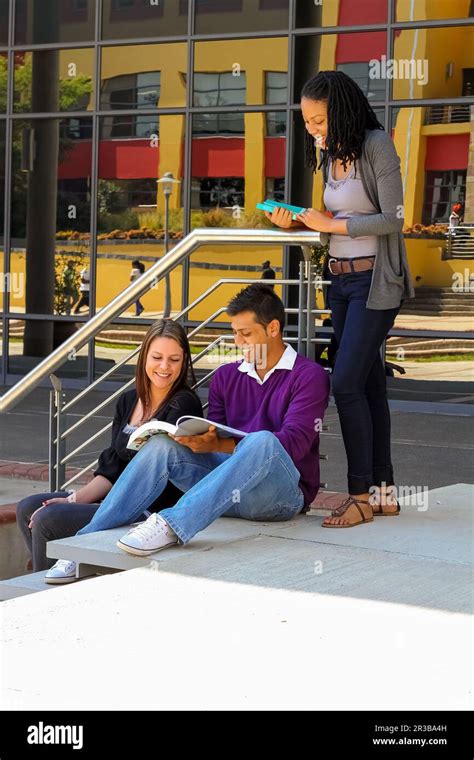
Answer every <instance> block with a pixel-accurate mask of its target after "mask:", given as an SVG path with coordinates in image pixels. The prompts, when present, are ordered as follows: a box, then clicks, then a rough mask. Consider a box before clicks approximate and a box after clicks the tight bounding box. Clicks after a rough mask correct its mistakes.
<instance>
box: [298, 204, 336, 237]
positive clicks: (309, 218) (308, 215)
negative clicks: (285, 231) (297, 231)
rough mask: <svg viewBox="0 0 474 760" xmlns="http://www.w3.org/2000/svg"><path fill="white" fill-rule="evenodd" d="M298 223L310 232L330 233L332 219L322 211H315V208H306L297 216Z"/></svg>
mask: <svg viewBox="0 0 474 760" xmlns="http://www.w3.org/2000/svg"><path fill="white" fill-rule="evenodd" d="M296 218H297V219H298V221H300V222H302V223H303V224H304V225H306V227H309V229H310V230H315V231H316V232H331V231H332V221H333V220H332V218H331V217H330V216H328V215H327V214H325V213H324V212H323V211H317V210H316V209H315V208H307V209H305V210H304V211H303V212H302V213H301V214H298V215H297V217H296Z"/></svg>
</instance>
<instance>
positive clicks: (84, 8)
mask: <svg viewBox="0 0 474 760" xmlns="http://www.w3.org/2000/svg"><path fill="white" fill-rule="evenodd" d="M94 15H95V2H93V0H83V2H77V0H16V3H15V44H17V45H39V44H46V43H48V42H88V41H93V39H94Z"/></svg>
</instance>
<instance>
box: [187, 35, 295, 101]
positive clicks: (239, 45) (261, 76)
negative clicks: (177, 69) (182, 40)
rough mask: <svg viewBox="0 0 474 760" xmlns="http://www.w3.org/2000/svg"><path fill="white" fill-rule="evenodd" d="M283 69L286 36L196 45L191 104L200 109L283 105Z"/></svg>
mask: <svg viewBox="0 0 474 760" xmlns="http://www.w3.org/2000/svg"><path fill="white" fill-rule="evenodd" d="M287 69H288V39H287V38H286V37H275V38H268V39H255V40H225V41H222V42H198V43H197V44H196V48H195V61H194V96H193V103H194V105H195V106H201V107H203V108H206V107H212V106H218V105H245V104H246V105H260V104H261V103H268V104H273V103H275V104H276V103H283V104H286V87H287V76H288V74H287ZM269 75H271V77H273V79H272V78H269Z"/></svg>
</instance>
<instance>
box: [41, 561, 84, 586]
mask: <svg viewBox="0 0 474 760" xmlns="http://www.w3.org/2000/svg"><path fill="white" fill-rule="evenodd" d="M44 579H45V581H46V583H72V582H73V581H77V580H79V578H76V563H75V562H70V561H69V560H68V559H58V561H57V562H56V564H55V565H53V566H52V567H51V568H50V569H49V570H48V572H47V573H46V575H45V577H44Z"/></svg>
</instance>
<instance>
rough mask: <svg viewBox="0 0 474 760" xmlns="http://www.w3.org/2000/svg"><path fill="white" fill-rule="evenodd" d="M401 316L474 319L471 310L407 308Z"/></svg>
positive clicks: (473, 313) (402, 311)
mask: <svg viewBox="0 0 474 760" xmlns="http://www.w3.org/2000/svg"><path fill="white" fill-rule="evenodd" d="M400 314H403V315H412V316H414V317H459V316H463V317H466V318H467V319H469V318H470V317H474V312H473V311H471V310H470V309H468V310H466V311H465V310H460V309H426V308H419V309H418V308H417V309H415V308H413V307H407V308H403V309H402V310H401V312H400Z"/></svg>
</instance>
